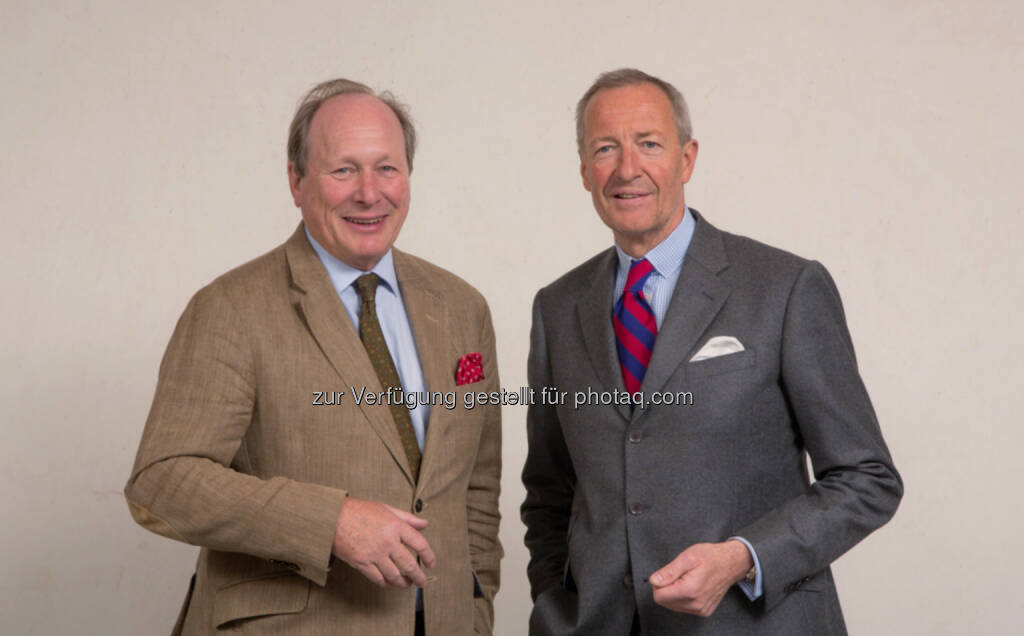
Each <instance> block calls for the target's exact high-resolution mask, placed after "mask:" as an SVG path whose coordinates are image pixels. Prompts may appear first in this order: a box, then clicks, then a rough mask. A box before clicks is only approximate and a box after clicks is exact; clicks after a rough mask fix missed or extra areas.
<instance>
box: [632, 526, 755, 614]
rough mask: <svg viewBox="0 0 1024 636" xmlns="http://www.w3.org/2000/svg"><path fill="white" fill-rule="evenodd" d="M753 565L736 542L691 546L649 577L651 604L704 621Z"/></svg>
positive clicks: (744, 549)
mask: <svg viewBox="0 0 1024 636" xmlns="http://www.w3.org/2000/svg"><path fill="white" fill-rule="evenodd" d="M753 565H754V560H753V558H752V557H751V556H750V551H749V550H747V546H745V545H743V544H742V543H741V542H739V541H736V540H731V541H726V542H724V543H697V544H694V545H691V546H690V547H688V548H686V549H685V550H683V551H682V552H680V553H679V556H677V557H676V558H674V559H672V561H671V562H669V564H668V565H666V566H665V567H663V568H661V569H660V570H658V571H657V572H655V573H654V574H652V575H651V578H650V579H649V581H650V583H651V587H653V588H654V602H655V603H657V604H658V605H661V606H662V607H666V608H668V609H670V610H672V611H675V612H685V613H687V614H696V615H697V616H702V617H704V618H707V617H708V616H711V614H712V613H714V611H715V609H717V608H718V604H719V603H720V602H721V601H722V597H723V596H725V593H726V592H727V591H728V590H729V588H730V587H732V585H733V584H734V583H736V582H737V581H740V580H742V579H743V577H744V576H746V574H747V572H748V571H749V570H750V568H751V567H753Z"/></svg>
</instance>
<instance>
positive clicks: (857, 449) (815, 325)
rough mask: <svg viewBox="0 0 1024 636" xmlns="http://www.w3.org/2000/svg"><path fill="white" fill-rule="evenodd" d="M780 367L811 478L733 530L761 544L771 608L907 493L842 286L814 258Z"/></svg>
mask: <svg viewBox="0 0 1024 636" xmlns="http://www.w3.org/2000/svg"><path fill="white" fill-rule="evenodd" d="M780 374H781V383H782V389H783V392H784V394H785V396H786V399H787V402H788V404H789V406H790V410H791V413H792V417H793V420H794V422H795V426H796V428H797V431H798V433H799V435H800V438H801V439H802V440H803V442H804V445H805V447H806V449H807V452H808V454H809V455H810V457H811V462H812V465H813V469H814V475H815V482H814V483H813V484H811V485H810V486H808V488H807V489H806V491H805V492H804V493H803V494H801V495H799V496H797V497H795V498H793V499H790V500H789V501H787V502H785V503H784V504H783V505H781V506H779V507H778V508H776V509H774V510H772V511H771V512H769V513H768V514H766V515H764V516H762V517H761V518H760V519H758V520H757V521H755V522H754V523H752V524H750V525H749V526H747V527H745V528H742V529H740V530H739V531H737V532H736V533H735V534H736V535H739V536H742V537H744V538H745V539H747V540H748V541H750V543H751V544H753V546H754V549H755V550H756V551H757V555H758V558H759V560H760V562H761V568H762V573H763V577H764V578H763V581H764V599H765V604H766V608H767V609H771V608H772V607H774V606H775V605H776V604H777V603H778V602H779V601H781V600H782V599H783V598H785V597H786V596H787V595H788V594H789V593H790V592H792V591H793V590H795V589H796V588H798V587H800V585H802V584H803V582H805V581H806V580H807V579H808V578H809V577H811V576H813V575H814V574H816V573H818V572H819V571H821V570H823V569H824V568H826V567H827V566H828V565H829V564H830V563H831V562H832V561H834V560H835V559H836V558H838V557H839V556H840V555H841V554H843V553H844V552H846V551H847V550H849V549H850V548H851V547H853V546H854V545H855V544H856V543H857V542H859V541H860V540H861V539H863V538H864V537H865V536H867V535H868V534H869V533H870V532H872V531H873V530H875V529H876V528H878V527H880V526H881V525H882V524H884V523H885V522H886V521H888V520H889V519H890V518H891V517H892V515H893V514H894V513H895V511H896V508H897V506H898V505H899V501H900V498H901V497H902V494H903V482H902V480H901V479H900V476H899V474H898V473H897V472H896V468H895V467H894V466H893V461H892V458H891V457H890V455H889V450H888V448H887V447H886V444H885V440H884V439H883V438H882V432H881V430H880V428H879V426H878V421H877V419H876V417H875V412H874V409H873V408H872V406H871V401H870V399H869V398H868V394H867V391H866V389H865V388H864V384H863V382H862V381H861V378H860V374H859V372H858V370H857V361H856V359H855V357H854V351H853V342H852V340H851V338H850V334H849V331H848V330H847V327H846V319H845V317H844V315H843V308H842V303H841V301H840V299H839V293H838V291H837V290H836V286H835V283H834V282H833V281H832V278H831V277H830V276H829V274H828V272H827V271H826V270H825V268H824V267H822V266H821V265H820V264H819V263H817V262H810V263H808V264H807V265H806V266H805V267H804V269H803V270H802V271H801V272H800V274H799V275H798V277H797V279H796V281H795V283H794V285H793V288H792V290H791V292H790V295H789V299H788V301H787V306H786V313H785V319H784V325H783V333H782V342H781V369H780Z"/></svg>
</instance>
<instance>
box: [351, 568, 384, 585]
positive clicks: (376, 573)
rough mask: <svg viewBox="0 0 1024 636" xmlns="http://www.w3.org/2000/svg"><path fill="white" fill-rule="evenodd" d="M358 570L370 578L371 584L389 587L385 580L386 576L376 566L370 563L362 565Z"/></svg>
mask: <svg viewBox="0 0 1024 636" xmlns="http://www.w3.org/2000/svg"><path fill="white" fill-rule="evenodd" d="M356 569H357V570H359V572H360V573H362V575H363V576H365V577H366V578H368V579H369V580H370V582H371V583H373V584H374V585H377V586H380V587H387V586H388V584H387V581H385V580H384V576H383V575H382V574H381V573H380V570H379V569H377V566H376V565H374V564H372V563H370V564H368V565H361V566H359V567H357V568H356Z"/></svg>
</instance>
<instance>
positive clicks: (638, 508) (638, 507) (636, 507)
mask: <svg viewBox="0 0 1024 636" xmlns="http://www.w3.org/2000/svg"><path fill="white" fill-rule="evenodd" d="M643 511H644V505H643V504H642V503H638V502H636V501H634V502H633V503H631V504H629V514H631V515H639V514H642V513H643Z"/></svg>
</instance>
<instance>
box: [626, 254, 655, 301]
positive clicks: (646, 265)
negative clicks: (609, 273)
mask: <svg viewBox="0 0 1024 636" xmlns="http://www.w3.org/2000/svg"><path fill="white" fill-rule="evenodd" d="M653 271H654V266H653V265H651V262H650V261H649V260H647V259H646V258H641V259H640V260H638V261H633V264H632V265H630V266H629V274H628V275H627V276H626V291H630V292H633V293H638V292H640V291H641V290H642V289H643V288H644V283H646V282H647V277H648V276H650V275H651V272H653Z"/></svg>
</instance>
